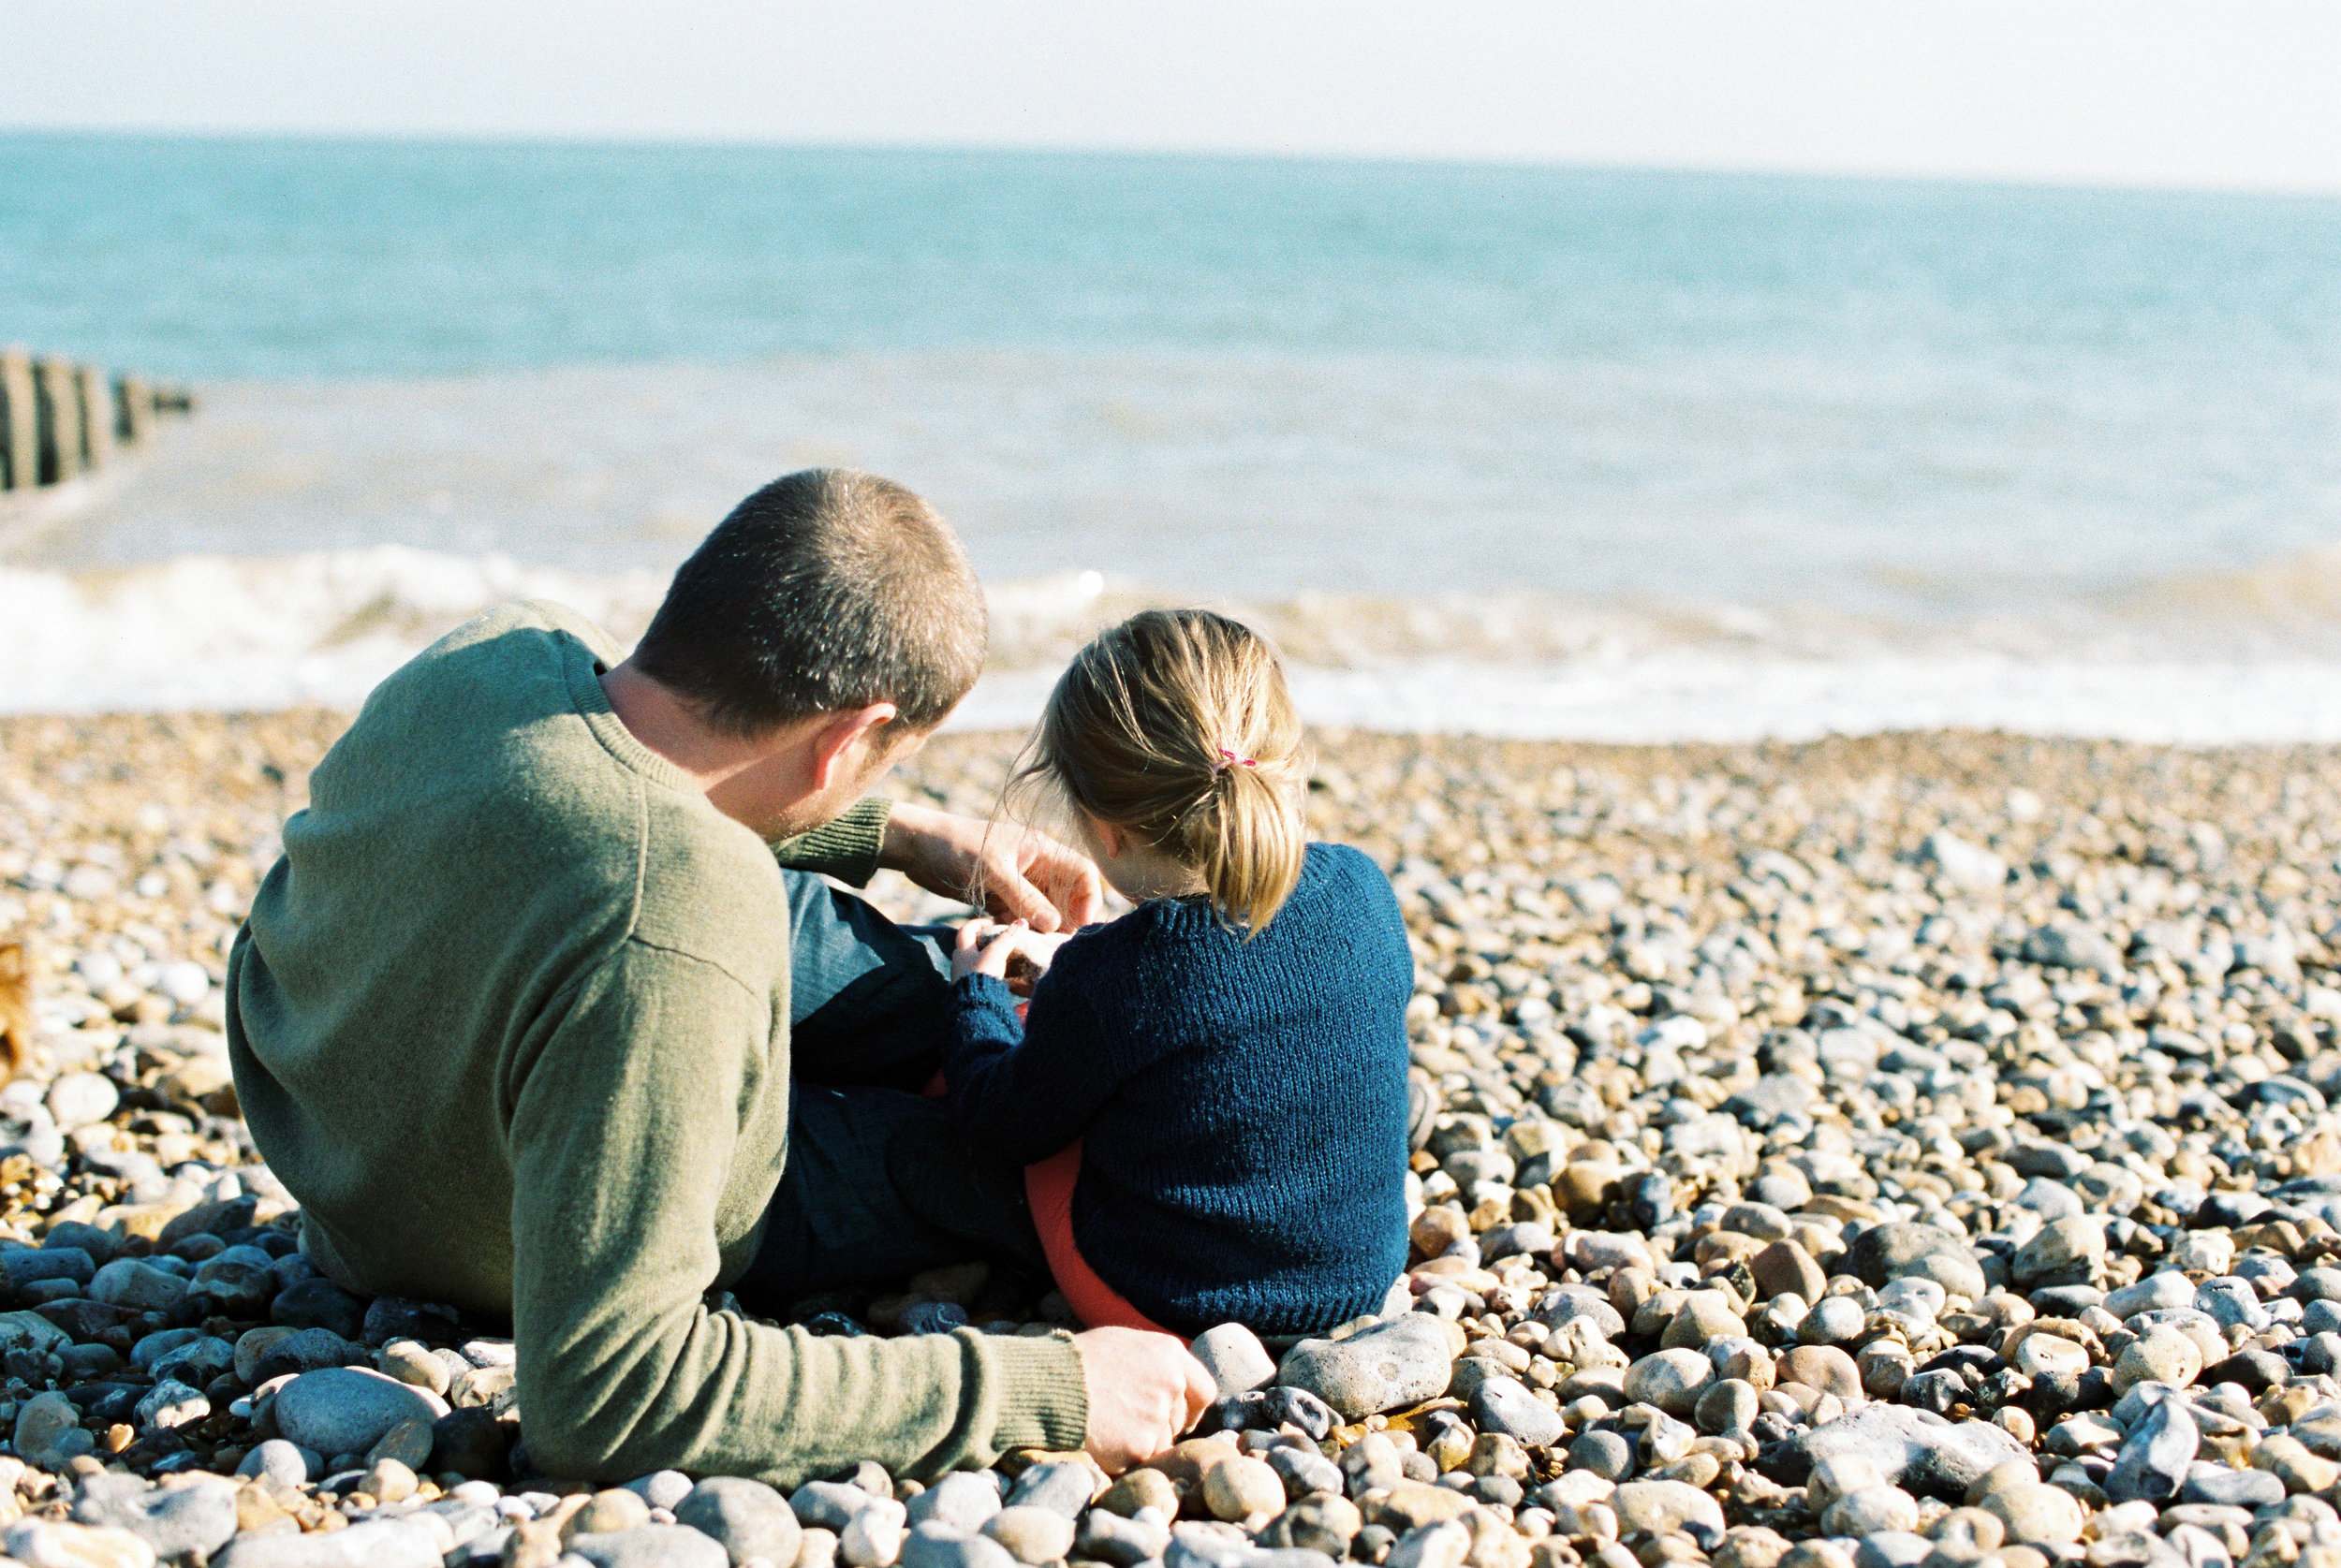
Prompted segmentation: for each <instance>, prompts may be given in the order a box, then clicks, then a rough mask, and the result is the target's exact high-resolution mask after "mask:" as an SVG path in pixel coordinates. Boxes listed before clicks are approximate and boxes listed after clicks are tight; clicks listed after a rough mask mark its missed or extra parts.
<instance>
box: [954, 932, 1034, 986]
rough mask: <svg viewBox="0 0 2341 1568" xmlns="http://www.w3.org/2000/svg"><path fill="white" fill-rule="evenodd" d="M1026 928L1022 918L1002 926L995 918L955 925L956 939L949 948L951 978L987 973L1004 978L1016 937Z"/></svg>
mask: <svg viewBox="0 0 2341 1568" xmlns="http://www.w3.org/2000/svg"><path fill="white" fill-rule="evenodd" d="M1026 929H1027V928H1026V927H1025V925H1024V922H1023V921H1022V920H1018V921H1016V922H1014V923H1013V924H1011V925H1006V926H1003V925H1001V924H1000V923H999V922H998V921H996V920H970V921H968V922H967V923H966V924H965V925H964V926H962V927H960V928H959V942H958V945H956V946H955V947H954V948H953V949H952V951H951V978H952V979H954V980H964V979H965V978H966V977H967V976H968V975H991V976H992V977H993V978H994V979H995V980H999V981H1003V982H1005V981H1006V980H1007V979H1008V960H1009V959H1010V958H1011V957H1013V956H1014V955H1015V952H1016V943H1017V938H1018V936H1019V935H1020V934H1021V933H1023V931H1026Z"/></svg>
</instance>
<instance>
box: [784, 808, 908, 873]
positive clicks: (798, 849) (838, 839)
mask: <svg viewBox="0 0 2341 1568" xmlns="http://www.w3.org/2000/svg"><path fill="white" fill-rule="evenodd" d="M893 814H894V802H893V801H891V800H889V799H887V798H886V797H885V796H883V795H872V796H869V797H867V798H865V799H861V800H858V801H856V802H855V803H854V805H853V807H852V809H851V810H849V811H847V813H846V814H845V815H843V816H841V817H839V818H838V819H837V820H836V821H834V822H830V823H825V824H823V825H822V826H820V827H818V828H814V829H813V831H811V832H810V833H800V834H798V835H797V836H796V837H795V838H793V839H783V840H782V841H781V842H780V843H776V844H774V845H773V858H774V859H776V860H778V861H779V862H780V863H781V864H782V865H783V866H786V867H787V868H788V870H790V871H796V872H820V873H821V874H822V875H823V876H833V877H835V878H836V879H837V880H838V881H840V882H847V883H851V884H852V885H853V886H854V887H868V886H869V885H870V878H872V877H874V876H876V874H877V869H878V853H879V851H881V850H883V849H884V848H885V847H886V823H887V819H888V818H889V817H891V816H892V815H893Z"/></svg>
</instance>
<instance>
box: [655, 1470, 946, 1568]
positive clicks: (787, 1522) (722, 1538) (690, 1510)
mask: <svg viewBox="0 0 2341 1568" xmlns="http://www.w3.org/2000/svg"><path fill="white" fill-rule="evenodd" d="M917 1501H918V1500H916V1499H914V1500H913V1504H914V1506H915V1504H916V1502H917ZM673 1507H674V1517H675V1523H677V1524H679V1525H685V1526H688V1527H689V1528H690V1529H693V1530H696V1531H699V1532H700V1533H701V1534H703V1535H706V1536H709V1537H710V1538H712V1539H713V1540H714V1542H715V1543H716V1544H717V1545H718V1546H722V1547H723V1548H724V1550H725V1551H726V1552H728V1553H729V1555H730V1558H731V1561H734V1562H744V1561H748V1560H749V1559H751V1558H763V1559H764V1560H766V1561H770V1562H774V1563H780V1564H784V1565H786V1564H793V1563H794V1562H795V1561H796V1560H797V1553H798V1550H799V1548H800V1547H801V1546H802V1544H803V1538H804V1531H803V1528H802V1526H801V1525H800V1524H799V1523H798V1521H797V1516H796V1514H795V1513H794V1512H793V1511H792V1510H791V1509H790V1508H789V1506H788V1499H787V1498H785V1497H782V1496H781V1495H780V1493H779V1492H777V1491H775V1490H773V1488H772V1487H768V1486H766V1485H765V1484H764V1483H763V1482H761V1481H757V1480H752V1479H750V1478H748V1477H746V1476H742V1475H711V1476H708V1477H707V1478H706V1479H704V1480H702V1481H700V1482H699V1484H698V1485H697V1486H695V1487H692V1488H691V1489H690V1491H689V1492H688V1493H687V1494H685V1496H684V1497H683V1499H682V1500H681V1501H680V1502H676V1503H675V1504H674V1505H673Z"/></svg>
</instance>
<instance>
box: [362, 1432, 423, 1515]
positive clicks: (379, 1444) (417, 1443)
mask: <svg viewBox="0 0 2341 1568" xmlns="http://www.w3.org/2000/svg"><path fill="white" fill-rule="evenodd" d="M436 1445H437V1443H436V1438H435V1435H434V1423H432V1422H429V1421H401V1422H400V1423H399V1424H398V1425H397V1426H395V1427H392V1428H391V1429H390V1430H389V1431H387V1432H384V1433H383V1434H382V1436H381V1438H380V1439H379V1440H378V1441H376V1442H375V1445H374V1446H373V1447H372V1448H369V1449H367V1450H366V1463H368V1464H378V1463H380V1462H381V1461H382V1460H384V1459H394V1460H396V1461H397V1462H398V1463H400V1464H403V1465H405V1467H406V1468H407V1469H409V1470H414V1471H421V1470H427V1469H429V1468H430V1465H431V1451H432V1449H433V1448H434V1447H435V1446H436ZM375 1495H376V1496H379V1495H380V1494H379V1493H376V1494H375Z"/></svg>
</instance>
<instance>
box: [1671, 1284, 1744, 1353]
mask: <svg viewBox="0 0 2341 1568" xmlns="http://www.w3.org/2000/svg"><path fill="white" fill-rule="evenodd" d="M1746 1337H1747V1324H1746V1322H1745V1320H1744V1319H1742V1318H1741V1316H1740V1314H1739V1312H1737V1311H1735V1310H1734V1308H1733V1306H1732V1304H1731V1298H1730V1297H1728V1296H1726V1295H1725V1294H1724V1293H1723V1292H1721V1291H1719V1290H1695V1291H1692V1292H1691V1293H1690V1294H1689V1295H1688V1296H1686V1297H1684V1298H1683V1304H1682V1306H1681V1307H1679V1308H1677V1309H1676V1310H1675V1313H1674V1316H1673V1318H1672V1319H1671V1321H1669V1323H1668V1324H1667V1326H1666V1331H1665V1333H1664V1334H1662V1335H1661V1336H1660V1337H1659V1340H1658V1348H1659V1349H1661V1350H1674V1349H1678V1348H1682V1349H1690V1350H1698V1349H1701V1348H1703V1347H1704V1346H1705V1345H1706V1344H1707V1343H1708V1341H1711V1340H1720V1339H1735V1340H1737V1339H1745V1338H1746Z"/></svg>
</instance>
